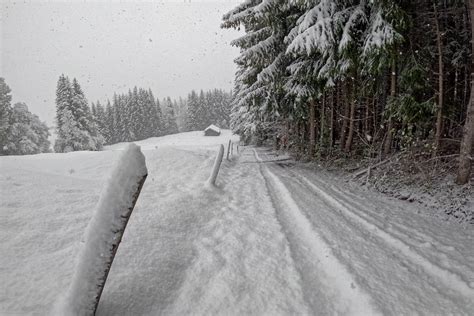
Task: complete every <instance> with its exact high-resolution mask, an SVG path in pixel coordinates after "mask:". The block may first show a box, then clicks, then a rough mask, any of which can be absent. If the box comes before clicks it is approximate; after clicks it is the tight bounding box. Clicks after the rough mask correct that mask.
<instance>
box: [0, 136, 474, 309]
mask: <svg viewBox="0 0 474 316" xmlns="http://www.w3.org/2000/svg"><path fill="white" fill-rule="evenodd" d="M230 137H231V136H230V134H229V133H227V134H226V133H225V134H224V135H223V136H222V137H217V138H205V137H201V134H197V133H185V134H179V135H173V136H168V137H164V138H157V139H150V140H146V141H143V142H139V143H138V144H139V145H141V146H142V149H143V151H144V154H145V156H146V160H147V165H148V170H149V176H148V179H147V182H146V183H145V186H144V188H143V190H142V194H141V196H140V198H139V200H138V203H137V206H136V209H135V211H134V213H133V214H132V217H131V219H130V222H129V225H128V227H127V230H126V232H125V235H124V238H123V241H122V244H121V246H120V248H119V251H118V253H117V256H116V259H115V262H114V265H113V267H112V270H111V272H110V274H109V279H108V281H107V284H106V287H105V290H104V293H103V295H102V299H101V303H100V304H99V309H98V313H97V314H98V315H124V314H127V315H132V314H133V315H144V314H146V315H157V314H163V315H186V314H193V315H204V314H205V315H209V314H210V315H237V314H238V315H242V314H244V315H248V314H253V315H262V314H266V315H278V314H280V315H294V314H300V315H301V314H312V315H314V314H317V315H328V314H330V315H335V314H345V315H355V314H358V315H370V314H386V315H399V314H405V315H406V314H424V315H445V314H461V315H473V311H474V230H473V229H471V228H460V227H459V226H456V224H455V223H449V222H443V221H441V220H440V219H439V218H436V217H433V216H429V215H427V214H426V212H425V210H424V209H423V208H422V207H421V206H418V205H412V204H410V203H408V202H403V201H398V200H394V199H390V198H387V197H386V196H383V195H380V194H377V193H373V192H370V191H368V190H366V189H364V188H358V187H355V186H353V185H351V184H350V183H345V182H343V181H341V179H334V178H331V177H330V176H329V175H327V174H325V173H324V172H320V171H318V172H315V171H313V170H308V169H305V168H303V167H300V166H297V165H294V164H288V163H287V162H288V161H276V162H272V161H275V160H281V159H280V158H278V157H275V156H274V155H273V154H272V153H271V152H270V151H266V150H264V149H258V148H251V147H246V148H243V150H242V148H241V150H240V154H239V155H234V156H233V157H232V160H231V161H224V162H223V164H222V169H221V171H220V173H219V176H218V179H217V184H218V186H217V187H216V188H212V187H207V186H205V185H204V183H205V181H206V179H207V177H208V176H209V172H210V170H211V167H212V164H213V160H214V156H215V153H216V149H217V144H219V143H227V141H228V139H229V138H230ZM234 140H236V139H234ZM122 147H123V145H116V146H111V147H109V148H108V150H107V151H104V152H100V153H85V152H83V153H71V154H63V155H56V154H47V155H37V156H30V157H3V158H2V160H1V161H0V162H1V164H0V171H1V174H2V177H1V178H0V189H1V190H2V192H8V193H9V194H6V195H5V196H4V198H3V199H2V201H0V209H1V212H0V225H1V230H0V252H1V253H2V256H1V257H0V267H1V268H0V280H1V284H2V286H1V291H0V314H2V315H3V314H5V315H10V314H32V313H33V314H47V313H48V312H49V311H50V310H51V308H52V306H53V305H54V304H55V301H56V300H57V298H58V297H59V296H60V295H61V294H63V292H64V291H65V290H66V289H67V287H68V286H69V283H70V280H71V278H72V274H73V269H74V263H75V262H76V260H77V254H78V250H79V249H80V247H81V238H82V236H83V233H84V229H85V226H86V225H87V222H88V221H89V219H90V217H91V215H92V213H93V209H94V205H95V203H96V202H97V198H98V194H99V193H100V188H101V185H102V183H103V181H104V179H105V177H106V175H107V173H108V172H109V170H110V166H111V163H110V162H111V161H113V160H115V159H116V156H117V155H116V154H117V151H119V150H120V149H121V148H122ZM235 153H236V152H235Z"/></svg>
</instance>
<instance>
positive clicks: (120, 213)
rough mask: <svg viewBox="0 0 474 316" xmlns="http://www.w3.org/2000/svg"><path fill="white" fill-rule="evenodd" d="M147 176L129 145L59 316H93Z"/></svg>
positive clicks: (101, 203)
mask: <svg viewBox="0 0 474 316" xmlns="http://www.w3.org/2000/svg"><path fill="white" fill-rule="evenodd" d="M146 176H147V168H146V164H145V157H144V155H143V154H142V152H141V150H140V147H138V146H137V145H135V144H129V145H128V146H127V147H126V149H125V150H124V152H123V153H122V155H121V158H120V159H119V161H118V163H117V164H116V166H115V168H114V171H113V172H112V175H111V176H110V178H109V180H108V182H107V183H106V185H105V189H104V190H103V192H102V194H101V197H100V200H99V203H98V206H97V209H96V211H95V214H94V215H93V217H92V219H91V221H90V222H89V225H88V227H87V230H86V237H85V244H84V245H83V249H82V253H81V255H80V257H79V262H78V264H77V266H76V270H75V274H74V277H73V280H72V284H71V287H70V289H69V291H68V292H67V293H66V295H65V297H64V298H62V299H61V300H60V302H59V303H58V304H57V306H56V308H55V314H58V315H93V314H94V313H95V310H96V308H97V306H96V304H97V302H98V298H100V295H101V292H102V289H103V285H104V283H105V280H106V279H107V274H108V271H109V269H110V266H111V264H112V261H113V257H114V256H115V253H116V251H117V248H118V246H119V244H120V241H121V239H122V235H123V232H124V230H125V226H126V225H127V222H128V219H129V217H130V215H131V212H132V210H133V208H134V206H135V202H136V199H137V198H138V194H139V192H140V190H141V186H142V185H143V182H144V181H145V178H146Z"/></svg>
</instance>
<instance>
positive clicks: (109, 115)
mask: <svg viewBox="0 0 474 316" xmlns="http://www.w3.org/2000/svg"><path fill="white" fill-rule="evenodd" d="M104 128H105V131H106V133H105V135H104V137H105V143H106V144H113V143H114V139H115V130H114V109H113V107H112V105H111V104H110V100H107V105H106V106H105V119H104Z"/></svg>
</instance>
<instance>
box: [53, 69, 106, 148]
mask: <svg viewBox="0 0 474 316" xmlns="http://www.w3.org/2000/svg"><path fill="white" fill-rule="evenodd" d="M56 124H57V127H56V128H57V134H58V137H57V139H56V143H55V144H54V149H55V151H56V152H68V151H76V150H100V149H102V145H103V137H102V136H101V135H100V134H99V133H98V130H97V126H96V124H95V123H94V119H93V116H92V113H91V110H90V109H89V105H88V103H87V100H86V98H85V96H84V93H83V91H82V89H81V87H80V85H79V83H78V82H77V80H76V79H75V78H74V79H73V82H72V84H71V83H70V81H69V78H67V77H66V76H64V75H61V76H60V77H59V80H58V85H57V89H56Z"/></svg>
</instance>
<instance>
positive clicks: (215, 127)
mask: <svg viewBox="0 0 474 316" xmlns="http://www.w3.org/2000/svg"><path fill="white" fill-rule="evenodd" d="M208 130H213V131H216V132H217V133H220V132H221V129H220V128H219V127H217V126H215V125H214V124H211V125H209V126H208V127H206V129H205V130H204V131H208Z"/></svg>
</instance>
